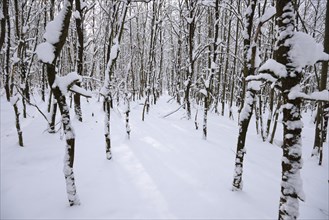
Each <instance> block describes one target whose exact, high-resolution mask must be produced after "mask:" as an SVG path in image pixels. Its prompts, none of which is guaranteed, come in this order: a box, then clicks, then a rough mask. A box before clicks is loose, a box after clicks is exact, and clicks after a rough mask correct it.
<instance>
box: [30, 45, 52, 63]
mask: <svg viewBox="0 0 329 220" xmlns="http://www.w3.org/2000/svg"><path fill="white" fill-rule="evenodd" d="M35 52H36V54H37V56H38V59H39V60H41V61H42V62H43V63H52V62H53V60H54V59H55V53H54V52H55V48H54V46H53V45H52V44H50V43H48V42H43V43H41V44H38V46H37V48H36V50H35Z"/></svg>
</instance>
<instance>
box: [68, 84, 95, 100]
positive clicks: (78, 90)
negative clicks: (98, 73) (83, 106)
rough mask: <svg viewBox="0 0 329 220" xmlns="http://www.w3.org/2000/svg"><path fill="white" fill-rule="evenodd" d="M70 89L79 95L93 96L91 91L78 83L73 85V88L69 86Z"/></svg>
mask: <svg viewBox="0 0 329 220" xmlns="http://www.w3.org/2000/svg"><path fill="white" fill-rule="evenodd" d="M69 90H70V91H71V92H74V93H78V94H79V95H81V96H84V97H86V98H91V97H92V93H91V91H87V90H85V89H84V88H82V87H79V86H77V85H73V86H72V87H71V88H69Z"/></svg>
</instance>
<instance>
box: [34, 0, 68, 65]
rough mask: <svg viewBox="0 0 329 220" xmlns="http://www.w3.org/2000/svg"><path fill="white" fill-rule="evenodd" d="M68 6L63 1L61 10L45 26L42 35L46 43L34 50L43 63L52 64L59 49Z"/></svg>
mask: <svg viewBox="0 0 329 220" xmlns="http://www.w3.org/2000/svg"><path fill="white" fill-rule="evenodd" d="M70 6H71V3H70V2H68V1H67V0H65V2H64V6H63V8H62V10H61V11H60V12H59V13H58V14H57V15H56V16H55V18H54V20H52V21H50V22H49V23H48V24H47V26H46V32H45V33H44V35H43V37H44V39H45V40H46V41H45V42H43V43H40V44H39V45H38V46H37V48H36V50H35V52H36V54H37V55H38V58H39V60H41V61H42V62H43V63H49V64H51V63H53V61H54V59H55V57H56V53H57V52H56V50H58V49H59V47H60V48H61V45H58V44H59V42H60V38H61V37H62V36H63V33H62V32H63V27H64V20H65V19H68V17H67V14H68V12H69V11H70V10H69V7H70Z"/></svg>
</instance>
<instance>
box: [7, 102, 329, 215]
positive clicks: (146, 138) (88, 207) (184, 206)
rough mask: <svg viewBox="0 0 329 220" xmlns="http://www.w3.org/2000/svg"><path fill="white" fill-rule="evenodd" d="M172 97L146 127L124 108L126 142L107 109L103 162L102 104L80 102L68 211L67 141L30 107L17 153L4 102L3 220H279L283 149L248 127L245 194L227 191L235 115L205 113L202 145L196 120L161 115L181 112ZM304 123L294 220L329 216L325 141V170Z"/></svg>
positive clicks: (136, 110) (119, 121)
mask: <svg viewBox="0 0 329 220" xmlns="http://www.w3.org/2000/svg"><path fill="white" fill-rule="evenodd" d="M169 99H170V97H169V96H163V97H161V99H160V101H159V102H158V104H157V105H155V106H151V110H150V113H149V115H146V118H145V121H144V122H142V121H141V113H142V105H140V103H138V102H136V103H131V130H132V131H131V139H130V140H127V138H126V134H125V121H124V120H125V118H124V115H123V114H122V113H121V112H120V107H115V108H114V111H112V114H111V122H112V127H111V129H112V135H111V137H112V153H113V158H112V160H110V161H108V160H106V156H105V138H104V134H103V132H104V114H103V112H102V108H101V106H102V105H101V102H97V99H92V100H89V102H86V100H85V99H83V100H82V103H83V104H82V111H83V117H84V118H83V119H84V122H83V123H80V122H78V121H77V120H75V119H74V117H72V118H73V120H72V121H73V126H74V128H75V132H76V157H75V167H74V170H75V178H76V184H77V190H78V194H79V197H80V200H81V203H82V204H81V205H80V206H76V207H69V205H68V201H67V197H66V191H65V181H64V175H63V173H62V167H63V165H62V163H63V155H64V144H65V143H64V140H61V139H60V136H61V134H60V132H58V133H56V134H48V132H47V131H45V130H46V128H47V124H46V122H45V120H44V119H43V118H42V117H41V116H40V115H39V113H38V112H36V111H35V109H33V107H28V108H29V109H28V110H29V111H28V112H29V117H28V118H27V119H22V130H23V136H24V143H25V146H26V147H24V148H21V147H19V146H18V144H17V135H16V129H15V126H14V125H15V124H14V111H13V107H12V106H11V105H10V104H9V103H7V102H6V101H5V99H4V97H1V219H21V218H26V219H46V218H47V219H49V218H52V219H54V218H55V219H77V218H78V219H123V218H124V219H132V218H139V219H141V218H143V219H147V218H151V219H159V218H162V219H163V218H165V219H168V218H172V219H209V218H213V219H277V215H278V205H279V204H278V202H279V195H280V179H281V154H282V152H281V149H280V148H279V147H278V146H276V145H271V144H268V143H263V142H262V141H261V139H260V137H258V136H257V134H256V131H255V122H254V121H251V123H250V128H249V131H248V137H247V142H246V146H247V154H246V156H245V165H244V173H243V180H244V189H243V191H241V192H232V191H231V184H232V181H233V170H234V158H235V153H234V151H235V148H236V141H237V133H238V130H237V129H238V127H237V116H235V121H233V120H230V119H228V117H222V116H218V115H215V114H214V113H210V114H209V130H208V140H206V141H205V140H202V133H201V130H195V128H194V121H193V120H191V121H187V120H186V119H185V118H183V116H184V110H183V109H180V110H179V111H178V112H176V113H175V114H173V115H171V116H169V117H167V118H162V116H163V115H165V114H167V113H169V112H171V111H173V110H175V109H176V108H177V107H178V105H177V104H176V103H171V102H170V103H167V100H169ZM40 103H41V102H40ZM40 105H41V106H42V107H43V109H46V105H45V104H42V103H41V104H40ZM201 112H202V111H201V109H200V110H199V115H198V120H199V123H200V124H199V125H200V127H201V125H202V123H201V121H202V114H201ZM92 114H94V116H92ZM194 114H195V111H194V112H193V118H194ZM73 115H74V113H73V112H72V114H71V116H73ZM303 121H304V130H303V150H304V151H303V158H304V167H303V169H302V171H301V173H302V178H303V181H304V191H305V195H306V202H304V203H303V202H301V203H300V218H301V219H328V147H327V146H328V144H327V143H326V144H325V149H324V155H325V156H324V161H323V166H318V165H317V161H316V159H315V158H311V157H310V155H311V151H312V146H313V136H314V125H313V124H312V123H310V121H311V120H310V115H309V113H306V116H305V117H304V119H303ZM58 126H59V125H58ZM281 128H282V127H281V126H279V128H278V131H277V135H276V139H277V142H278V141H279V140H280V139H281V134H282V132H281V131H280V129H281Z"/></svg>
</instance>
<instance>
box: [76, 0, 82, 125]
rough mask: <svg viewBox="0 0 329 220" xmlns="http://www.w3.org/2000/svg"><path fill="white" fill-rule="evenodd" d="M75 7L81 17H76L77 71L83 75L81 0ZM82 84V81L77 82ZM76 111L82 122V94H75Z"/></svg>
mask: <svg viewBox="0 0 329 220" xmlns="http://www.w3.org/2000/svg"><path fill="white" fill-rule="evenodd" d="M75 7H76V10H77V12H79V15H80V18H79V17H78V18H75V22H76V28H77V35H78V59H77V68H78V69H77V72H78V74H79V75H83V48H84V42H83V38H84V36H83V9H82V8H81V4H80V0H75ZM77 86H80V83H79V82H78V83H77ZM73 99H74V111H75V117H76V118H77V119H78V120H79V121H81V122H82V111H81V104H80V94H78V93H76V94H74V98H73Z"/></svg>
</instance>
